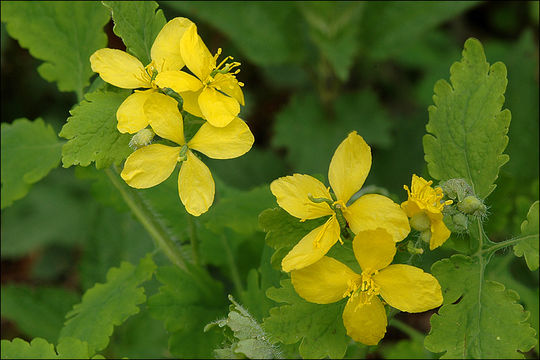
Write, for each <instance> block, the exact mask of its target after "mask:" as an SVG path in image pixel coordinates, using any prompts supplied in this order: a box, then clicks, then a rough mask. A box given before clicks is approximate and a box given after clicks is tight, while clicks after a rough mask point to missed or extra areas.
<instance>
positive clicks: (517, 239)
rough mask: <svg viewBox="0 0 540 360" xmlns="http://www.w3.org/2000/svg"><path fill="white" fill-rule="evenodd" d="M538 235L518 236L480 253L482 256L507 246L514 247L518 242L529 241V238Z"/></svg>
mask: <svg viewBox="0 0 540 360" xmlns="http://www.w3.org/2000/svg"><path fill="white" fill-rule="evenodd" d="M536 236H538V235H536V234H533V235H526V236H518V237H515V238H513V239H509V240H505V241H501V242H498V243H495V245H492V246H490V247H488V248H486V249H484V250H482V253H483V254H489V253H491V252H495V251H497V250H499V249H502V248H504V247H507V246H511V245H514V244H516V243H518V242H520V241H523V240H526V239H529V238H531V239H532V238H534V237H536Z"/></svg>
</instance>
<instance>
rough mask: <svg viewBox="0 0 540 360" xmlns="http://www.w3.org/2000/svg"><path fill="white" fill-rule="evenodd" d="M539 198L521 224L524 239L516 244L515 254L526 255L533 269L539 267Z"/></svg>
mask: <svg viewBox="0 0 540 360" xmlns="http://www.w3.org/2000/svg"><path fill="white" fill-rule="evenodd" d="M538 204H539V203H538V200H537V201H535V202H534V204H532V205H531V208H530V209H529V212H528V213H527V220H525V221H523V223H522V224H521V236H522V237H523V240H521V241H520V242H519V243H517V244H516V245H515V246H514V254H515V255H516V256H524V257H525V260H526V261H527V266H528V267H529V269H531V270H536V269H538V252H539V251H540V249H539V240H538V239H539V236H538V207H539V205H538Z"/></svg>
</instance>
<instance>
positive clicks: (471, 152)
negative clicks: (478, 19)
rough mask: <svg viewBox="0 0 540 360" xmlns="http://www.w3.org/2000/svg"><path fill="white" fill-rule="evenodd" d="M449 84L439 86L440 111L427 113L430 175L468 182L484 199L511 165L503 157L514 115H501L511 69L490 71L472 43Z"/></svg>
mask: <svg viewBox="0 0 540 360" xmlns="http://www.w3.org/2000/svg"><path fill="white" fill-rule="evenodd" d="M450 82H451V83H452V85H450V84H449V83H448V82H446V81H445V80H439V81H438V82H437V83H436V84H435V95H434V96H433V100H434V102H435V105H431V106H430V107H429V109H428V110H429V123H428V124H427V126H426V129H427V131H428V134H426V135H425V136H424V139H423V143H424V152H425V159H426V162H427V164H428V170H429V173H430V175H431V176H432V177H433V178H435V179H438V180H447V179H451V178H463V179H465V180H466V181H467V182H468V183H469V184H470V185H471V186H472V187H473V190H474V192H475V194H476V195H477V196H479V197H481V198H485V197H487V196H488V195H489V193H491V191H493V189H494V188H495V185H494V184H493V183H494V182H495V180H496V179H497V176H498V174H499V168H500V167H501V166H502V165H503V164H504V163H506V162H507V161H508V155H504V154H502V152H503V150H504V148H505V147H506V144H507V143H508V137H507V136H506V133H507V132H508V126H509V124H510V111H509V110H507V109H506V110H502V111H501V108H502V106H503V103H504V95H503V94H504V91H505V89H506V84H507V80H506V67H505V66H504V64H503V63H501V62H497V63H495V64H493V65H491V66H490V65H489V64H488V63H487V62H486V57H485V55H484V50H483V49H482V44H480V42H479V41H478V40H476V39H473V38H470V39H468V40H467V41H466V42H465V49H464V50H463V59H462V60H461V62H456V63H454V64H453V65H452V67H451V68H450Z"/></svg>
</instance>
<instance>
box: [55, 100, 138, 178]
mask: <svg viewBox="0 0 540 360" xmlns="http://www.w3.org/2000/svg"><path fill="white" fill-rule="evenodd" d="M129 94H130V91H125V90H122V91H119V92H95V93H89V94H86V96H85V100H83V101H82V102H81V103H80V104H79V105H76V106H75V107H74V108H73V109H72V110H71V111H70V114H71V115H72V116H71V117H69V118H68V120H67V123H66V124H65V125H64V127H63V128H62V131H60V136H62V137H64V138H66V139H68V140H69V141H68V142H67V143H66V144H65V145H64V146H63V148H62V164H63V166H64V167H70V166H71V165H81V166H88V165H90V163H91V162H95V163H96V168H98V169H102V168H105V167H108V166H109V165H111V164H113V163H114V164H119V163H120V162H121V161H123V160H124V159H125V158H127V156H128V155H129V154H130V153H131V151H132V150H131V149H130V148H129V141H130V139H131V136H130V135H129V134H120V133H119V132H118V130H117V129H116V124H117V121H116V111H117V110H118V107H119V106H120V104H122V102H123V101H124V100H125V99H126V97H127V96H128V95H129Z"/></svg>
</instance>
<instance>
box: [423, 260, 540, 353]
mask: <svg viewBox="0 0 540 360" xmlns="http://www.w3.org/2000/svg"><path fill="white" fill-rule="evenodd" d="M482 266H483V265H481V264H479V263H478V261H477V260H476V259H472V258H470V257H467V256H463V255H453V256H452V257H451V258H449V259H444V260H440V261H438V262H436V263H435V264H433V266H432V273H433V275H434V276H435V277H436V278H437V279H438V280H439V282H440V284H441V288H442V290H443V296H444V302H443V306H442V307H441V308H440V309H439V313H438V314H435V315H433V316H432V317H431V332H430V334H429V335H428V336H427V337H426V339H425V342H424V344H425V346H426V348H427V349H428V350H430V351H433V352H445V354H444V355H443V356H442V358H443V359H452V358H460V359H469V358H483V359H487V358H504V359H520V358H523V354H521V353H520V352H518V350H519V351H521V352H526V351H528V350H530V349H531V348H532V347H533V346H534V344H535V343H536V339H535V336H534V335H535V331H534V329H533V328H531V327H530V325H529V322H528V321H527V320H528V318H529V315H530V314H529V312H528V311H525V310H524V309H523V306H521V305H520V304H519V303H518V301H519V295H518V294H517V293H516V292H515V291H513V290H507V289H505V287H504V285H503V284H501V283H498V282H495V281H490V280H484V278H483V269H481V267H482Z"/></svg>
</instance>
